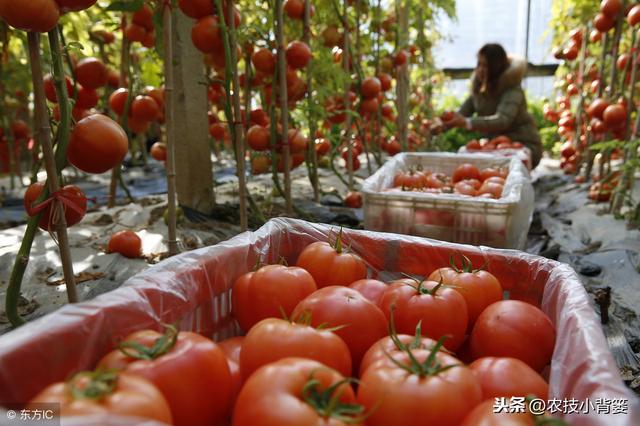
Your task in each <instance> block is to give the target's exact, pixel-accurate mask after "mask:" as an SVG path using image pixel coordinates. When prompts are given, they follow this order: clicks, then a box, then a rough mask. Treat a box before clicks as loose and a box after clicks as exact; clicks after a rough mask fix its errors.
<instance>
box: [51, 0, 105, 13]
mask: <svg viewBox="0 0 640 426" xmlns="http://www.w3.org/2000/svg"><path fill="white" fill-rule="evenodd" d="M96 1H97V0H56V3H58V7H60V11H61V12H77V11H80V10H85V9H88V8H90V7H91V6H93V5H94V4H96Z"/></svg>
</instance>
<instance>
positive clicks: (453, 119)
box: [443, 112, 467, 129]
mask: <svg viewBox="0 0 640 426" xmlns="http://www.w3.org/2000/svg"><path fill="white" fill-rule="evenodd" d="M446 118H449V119H448V120H446V121H445V120H443V124H444V125H445V127H446V128H447V129H451V128H453V127H461V128H463V129H466V128H467V119H466V118H465V117H464V116H463V115H461V114H459V113H457V112H451V113H449V114H448V116H447V117H446Z"/></svg>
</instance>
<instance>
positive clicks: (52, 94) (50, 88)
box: [44, 74, 73, 104]
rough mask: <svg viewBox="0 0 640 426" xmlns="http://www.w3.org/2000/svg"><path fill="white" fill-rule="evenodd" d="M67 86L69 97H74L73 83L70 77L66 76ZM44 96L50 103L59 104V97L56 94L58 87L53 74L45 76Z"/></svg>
mask: <svg viewBox="0 0 640 426" xmlns="http://www.w3.org/2000/svg"><path fill="white" fill-rule="evenodd" d="M64 78H65V84H66V86H67V96H69V97H71V96H73V83H72V82H71V79H70V78H69V77H68V76H65V77H64ZM44 95H45V96H46V98H47V100H48V101H49V102H53V103H54V104H55V103H58V95H57V93H56V86H55V82H54V80H53V76H52V75H51V74H47V75H45V76H44Z"/></svg>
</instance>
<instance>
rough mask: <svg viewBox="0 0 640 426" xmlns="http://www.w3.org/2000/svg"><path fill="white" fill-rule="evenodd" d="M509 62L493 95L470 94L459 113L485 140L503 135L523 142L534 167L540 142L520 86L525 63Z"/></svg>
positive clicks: (518, 61) (516, 60)
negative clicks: (529, 151) (529, 152)
mask: <svg viewBox="0 0 640 426" xmlns="http://www.w3.org/2000/svg"><path fill="white" fill-rule="evenodd" d="M510 62H511V64H510V66H509V68H508V69H507V70H506V71H504V72H503V73H502V76H501V77H500V82H499V84H498V88H497V90H496V93H495V94H488V93H478V94H471V96H469V97H468V98H467V99H466V100H465V101H464V103H463V104H462V106H461V107H460V110H459V111H458V112H459V113H460V114H462V115H463V116H465V117H471V128H472V130H473V131H477V132H480V133H483V134H486V136H487V137H495V136H498V135H506V136H509V137H510V138H511V139H512V140H513V141H517V142H522V143H523V144H524V145H525V146H526V147H528V148H529V149H530V150H531V153H532V157H533V167H535V166H537V165H538V163H539V162H540V158H541V157H542V142H541V140H540V133H539V132H538V128H537V126H536V123H535V121H534V119H533V117H532V116H531V114H529V112H528V111H527V99H526V96H525V94H524V91H523V90H522V87H521V86H520V84H521V83H522V79H523V78H524V75H525V74H526V71H527V63H526V62H525V61H524V59H519V58H510ZM472 81H473V76H472ZM474 113H476V116H475V117H474V116H473V114H474Z"/></svg>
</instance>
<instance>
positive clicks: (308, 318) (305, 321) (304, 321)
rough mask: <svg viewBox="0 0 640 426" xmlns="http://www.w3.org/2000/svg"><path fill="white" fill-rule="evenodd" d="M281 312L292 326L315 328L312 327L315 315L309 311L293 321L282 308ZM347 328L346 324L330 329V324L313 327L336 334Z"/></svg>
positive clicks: (324, 323) (325, 323)
mask: <svg viewBox="0 0 640 426" xmlns="http://www.w3.org/2000/svg"><path fill="white" fill-rule="evenodd" d="M280 312H281V313H282V315H283V318H284V319H285V321H289V322H290V323H291V324H299V325H304V326H307V327H313V326H312V325H311V322H312V317H313V314H312V313H311V311H309V310H306V311H303V312H302V313H301V314H300V315H298V317H297V318H293V319H289V318H287V314H286V313H285V312H284V310H283V309H282V307H280ZM345 327H347V325H345V324H343V325H336V326H335V327H329V323H328V322H323V323H321V324H318V325H317V326H316V327H313V328H315V329H316V330H320V331H331V332H336V331H338V330H341V329H343V328H345Z"/></svg>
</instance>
